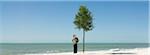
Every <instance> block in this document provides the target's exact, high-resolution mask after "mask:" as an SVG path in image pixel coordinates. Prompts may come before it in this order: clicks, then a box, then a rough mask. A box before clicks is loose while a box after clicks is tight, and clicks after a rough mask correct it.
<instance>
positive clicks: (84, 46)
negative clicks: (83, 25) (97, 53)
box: [83, 30, 85, 53]
mask: <svg viewBox="0 0 150 55" xmlns="http://www.w3.org/2000/svg"><path fill="white" fill-rule="evenodd" d="M84 50H85V31H84V30H83V53H84Z"/></svg>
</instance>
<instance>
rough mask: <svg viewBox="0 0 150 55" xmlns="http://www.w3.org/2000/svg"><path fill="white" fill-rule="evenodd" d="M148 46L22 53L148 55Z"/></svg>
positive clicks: (45, 54)
mask: <svg viewBox="0 0 150 55" xmlns="http://www.w3.org/2000/svg"><path fill="white" fill-rule="evenodd" d="M149 52H150V47H148V48H134V49H119V48H116V49H110V50H99V51H85V53H83V52H82V51H80V52H78V53H77V54H74V53H73V52H63V53H39V54H24V55H149V54H150V53H149Z"/></svg>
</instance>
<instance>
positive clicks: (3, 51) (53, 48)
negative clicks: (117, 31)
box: [0, 43, 149, 55]
mask: <svg viewBox="0 0 150 55" xmlns="http://www.w3.org/2000/svg"><path fill="white" fill-rule="evenodd" d="M82 47H83V46H82V44H78V50H79V51H82ZM147 47H149V46H148V44H147V43H86V44H85V50H86V51H97V50H109V49H115V48H119V49H133V48H147ZM62 52H73V45H72V43H1V44H0V55H23V54H38V53H62Z"/></svg>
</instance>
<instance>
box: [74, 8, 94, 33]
mask: <svg viewBox="0 0 150 55" xmlns="http://www.w3.org/2000/svg"><path fill="white" fill-rule="evenodd" d="M74 24H75V25H76V28H77V29H79V30H80V29H83V30H84V31H90V30H92V29H93V18H92V15H91V12H90V11H89V10H88V9H87V8H86V7H85V6H80V8H79V11H78V12H77V14H76V15H75V20H74Z"/></svg>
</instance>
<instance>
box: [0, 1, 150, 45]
mask: <svg viewBox="0 0 150 55" xmlns="http://www.w3.org/2000/svg"><path fill="white" fill-rule="evenodd" d="M80 5H86V6H87V7H88V8H89V10H90V11H91V12H92V14H93V17H94V26H95V28H94V29H93V31H90V32H87V33H86V42H88V43H90V42H94V43H146V42H148V2H142V1H140V2H136V1H135V2H131V1H126V2H125V1H124V2H123V1H122V2H119V1H118V2H117V1H109V2H104V1H97V2H92V1H90V2H83V1H78V2H77V1H76V2H67V1H61V2H56V1H51V2H50V1H49V2H44V1H43V2H15V1H14V2H1V3H0V13H1V14H0V17H1V19H0V20H1V24H0V25H1V27H0V31H1V32H0V43H71V39H72V35H73V34H77V36H78V37H79V39H80V42H82V31H80V30H77V29H75V26H74V24H73V20H74V16H75V14H76V12H77V11H78V9H79V6H80Z"/></svg>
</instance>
